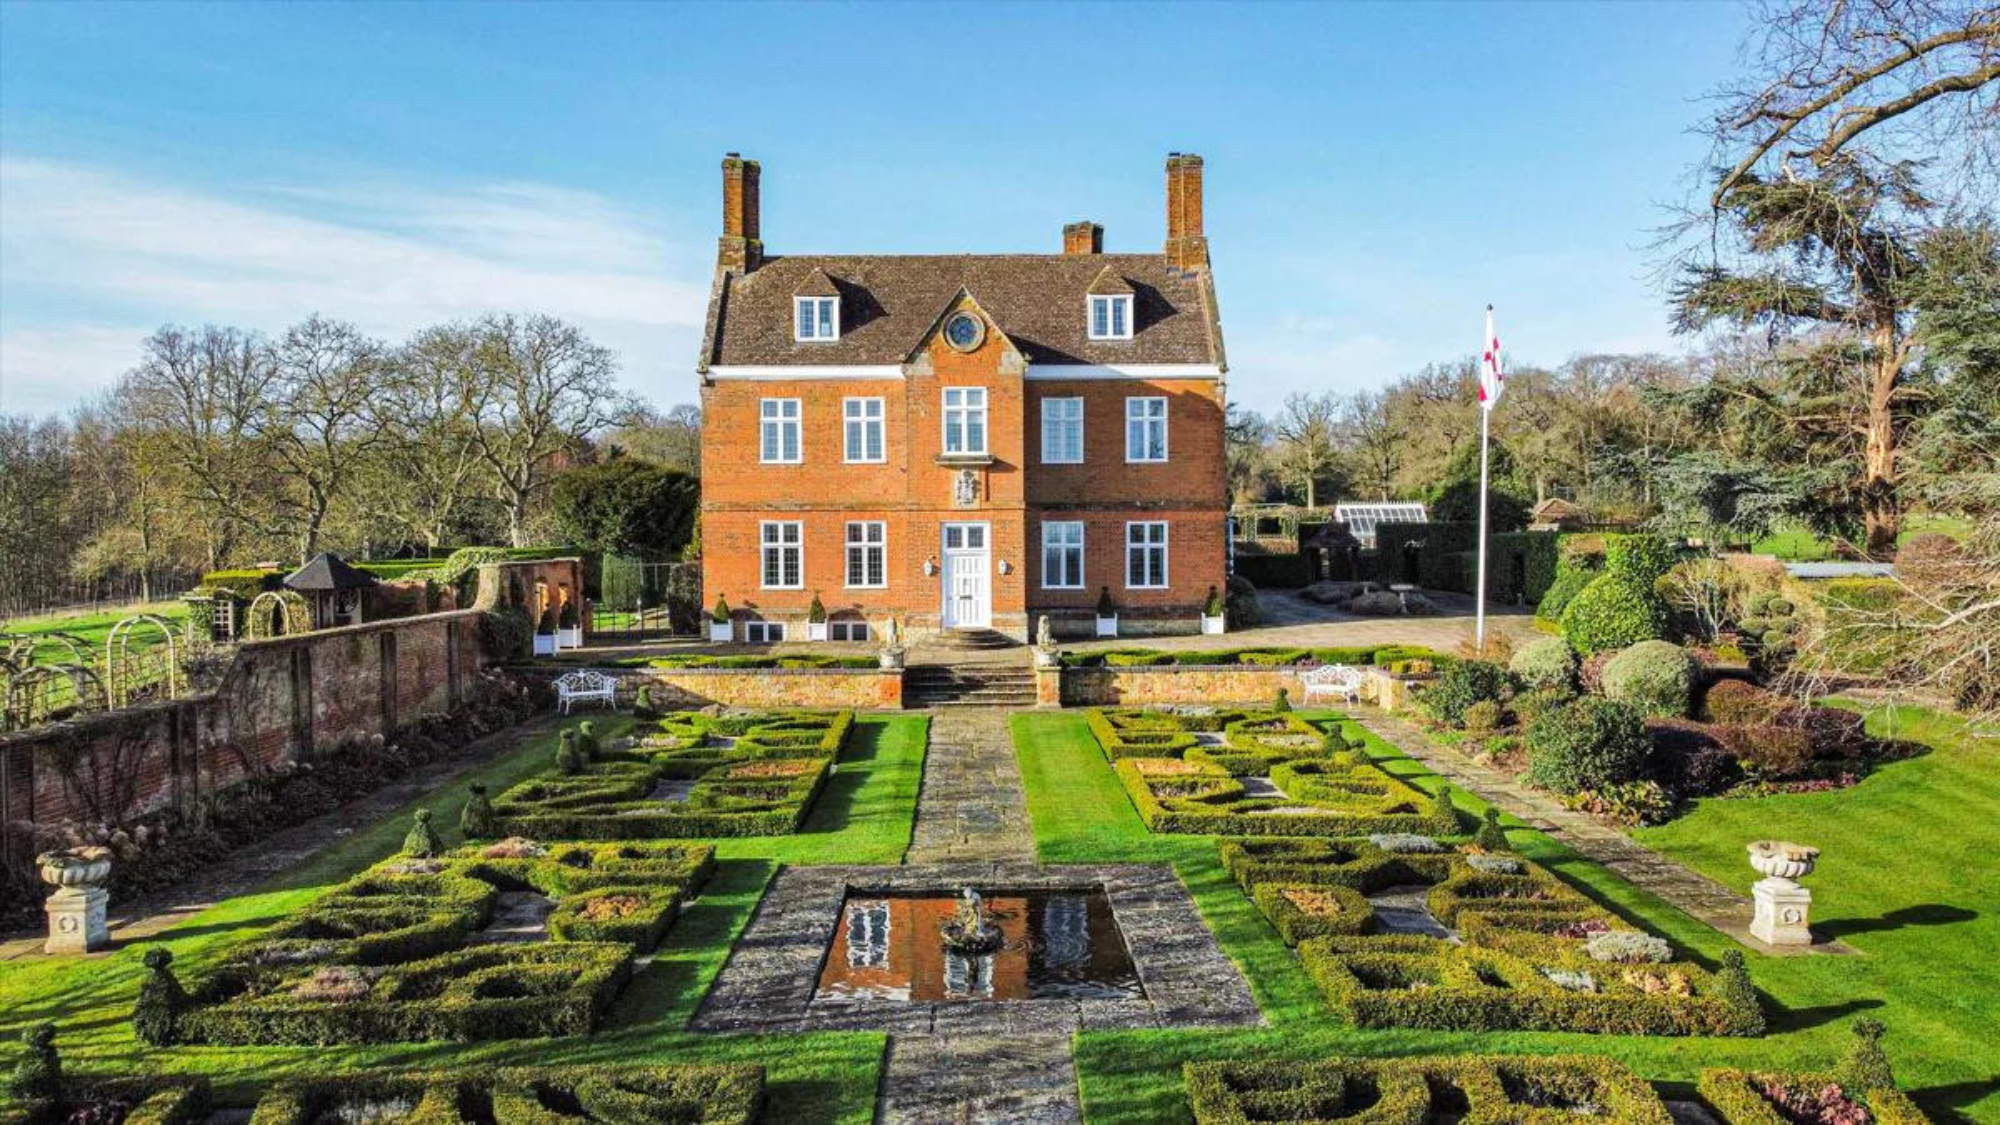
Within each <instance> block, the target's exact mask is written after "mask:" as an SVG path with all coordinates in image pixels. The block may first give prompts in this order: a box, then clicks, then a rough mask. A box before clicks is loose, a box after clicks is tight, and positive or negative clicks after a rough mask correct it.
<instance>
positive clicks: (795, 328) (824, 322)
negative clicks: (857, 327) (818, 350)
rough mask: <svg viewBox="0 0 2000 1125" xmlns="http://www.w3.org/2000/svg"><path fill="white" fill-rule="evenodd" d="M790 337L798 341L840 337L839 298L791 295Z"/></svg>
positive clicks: (818, 341)
mask: <svg viewBox="0 0 2000 1125" xmlns="http://www.w3.org/2000/svg"><path fill="white" fill-rule="evenodd" d="M792 310H793V316H792V338H793V339H794V340H797V341H798V342H800V343H802V344H803V343H824V342H826V341H829V340H838V339H840V298H838V297H793V298H792Z"/></svg>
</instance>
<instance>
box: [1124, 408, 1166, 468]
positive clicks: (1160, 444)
mask: <svg viewBox="0 0 2000 1125" xmlns="http://www.w3.org/2000/svg"><path fill="white" fill-rule="evenodd" d="M1125 459H1126V460H1127V461H1164V460H1166V459H1167V400H1166V399H1164V398H1128V399H1126V400H1125Z"/></svg>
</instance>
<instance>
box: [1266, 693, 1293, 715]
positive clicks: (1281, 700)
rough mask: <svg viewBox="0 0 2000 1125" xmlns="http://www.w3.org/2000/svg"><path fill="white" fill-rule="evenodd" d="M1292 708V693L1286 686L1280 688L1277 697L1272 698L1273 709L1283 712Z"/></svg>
mask: <svg viewBox="0 0 2000 1125" xmlns="http://www.w3.org/2000/svg"><path fill="white" fill-rule="evenodd" d="M1291 709H1292V693H1291V692H1289V691H1287V690H1285V689H1284V688H1279V689H1278V694H1277V696H1276V698H1274V699H1272V700H1271V710H1273V711H1276V712H1278V713H1279V714H1283V713H1285V712H1287V711H1290V710H1291Z"/></svg>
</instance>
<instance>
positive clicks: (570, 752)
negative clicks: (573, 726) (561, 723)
mask: <svg viewBox="0 0 2000 1125" xmlns="http://www.w3.org/2000/svg"><path fill="white" fill-rule="evenodd" d="M556 772H557V773H563V774H578V773H582V772H583V751H581V750H578V749H577V747H576V732H575V731H573V730H566V731H564V732H562V733H561V734H560V735H557V736H556Z"/></svg>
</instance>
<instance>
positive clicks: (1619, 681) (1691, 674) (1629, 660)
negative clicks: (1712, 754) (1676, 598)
mask: <svg viewBox="0 0 2000 1125" xmlns="http://www.w3.org/2000/svg"><path fill="white" fill-rule="evenodd" d="M1698 667H1699V665H1698V664H1697V662H1696V661H1695V658H1694V657H1693V655H1691V654H1690V653H1689V652H1688V650H1686V649H1684V648H1682V647H1681V646H1679V645H1677V644H1674V643H1673V642H1671V641H1641V642H1639V643H1638V644H1636V645H1633V646H1632V647H1630V648H1628V649H1625V650H1623V651H1622V652H1620V653H1619V654H1618V655H1616V656H1614V657H1612V658H1611V661H1610V663H1608V664H1606V665H1605V666H1604V695H1605V697H1606V698H1607V699H1614V700H1617V701H1618V702H1620V703H1629V704H1631V705H1632V706H1634V707H1637V708H1638V709H1639V710H1640V711H1641V712H1643V713H1644V714H1647V715H1653V716H1657V717H1659V718H1662V719H1684V718H1686V717H1687V714H1688V710H1689V708H1690V707H1691V706H1692V705H1693V701H1694V684H1695V673H1696V671H1697V669H1698Z"/></svg>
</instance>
